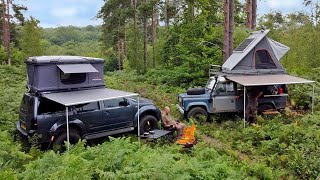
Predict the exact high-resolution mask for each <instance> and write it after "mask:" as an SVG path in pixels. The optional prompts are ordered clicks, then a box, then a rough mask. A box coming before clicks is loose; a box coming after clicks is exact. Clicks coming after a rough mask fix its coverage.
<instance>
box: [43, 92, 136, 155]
mask: <svg viewBox="0 0 320 180" xmlns="http://www.w3.org/2000/svg"><path fill="white" fill-rule="evenodd" d="M42 96H43V97H45V98H47V99H50V100H52V101H55V102H57V103H59V104H62V105H64V106H65V107H66V122H67V142H68V145H67V146H68V150H69V114H68V113H69V109H68V108H69V106H72V105H77V104H84V103H90V102H96V101H102V100H108V99H115V98H121V97H132V96H138V101H137V102H138V114H140V113H139V110H140V106H139V94H137V93H130V92H124V91H119V90H114V89H107V88H100V89H90V90H79V91H67V92H59V93H42ZM137 123H138V127H140V116H139V115H138V122H137ZM138 136H140V128H138Z"/></svg>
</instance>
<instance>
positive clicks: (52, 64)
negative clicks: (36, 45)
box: [26, 56, 104, 92]
mask: <svg viewBox="0 0 320 180" xmlns="http://www.w3.org/2000/svg"><path fill="white" fill-rule="evenodd" d="M26 64H27V75H28V87H29V88H30V90H31V91H35V92H44V91H55V90H64V89H78V88H87V87H102V86H104V70H103V69H104V68H103V66H104V60H103V59H99V58H89V57H79V56H39V57H30V58H28V59H27V60H26Z"/></svg>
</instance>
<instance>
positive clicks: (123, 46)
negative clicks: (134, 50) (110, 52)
mask: <svg viewBox="0 0 320 180" xmlns="http://www.w3.org/2000/svg"><path fill="white" fill-rule="evenodd" d="M121 55H122V62H121V65H122V68H123V65H124V61H125V60H126V59H127V57H126V54H125V44H124V40H123V39H121Z"/></svg>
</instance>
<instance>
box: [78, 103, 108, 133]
mask: <svg viewBox="0 0 320 180" xmlns="http://www.w3.org/2000/svg"><path fill="white" fill-rule="evenodd" d="M74 111H75V112H76V113H75V114H74V117H75V118H78V119H80V120H81V121H82V122H83V123H84V124H85V125H86V127H87V131H88V132H89V133H91V132H97V131H100V130H102V127H101V126H102V123H101V121H102V120H103V119H102V111H101V110H100V106H99V102H91V103H85V104H79V105H75V106H74Z"/></svg>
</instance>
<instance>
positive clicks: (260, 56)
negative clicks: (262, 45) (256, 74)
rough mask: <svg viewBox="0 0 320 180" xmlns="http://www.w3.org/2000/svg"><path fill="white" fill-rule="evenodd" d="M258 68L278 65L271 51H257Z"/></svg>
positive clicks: (256, 63)
mask: <svg viewBox="0 0 320 180" xmlns="http://www.w3.org/2000/svg"><path fill="white" fill-rule="evenodd" d="M255 65H256V69H275V68H277V66H276V65H275V64H274V61H273V60H272V58H271V55H270V53H269V52H268V51H267V50H265V49H262V50H257V51H256V53H255Z"/></svg>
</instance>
